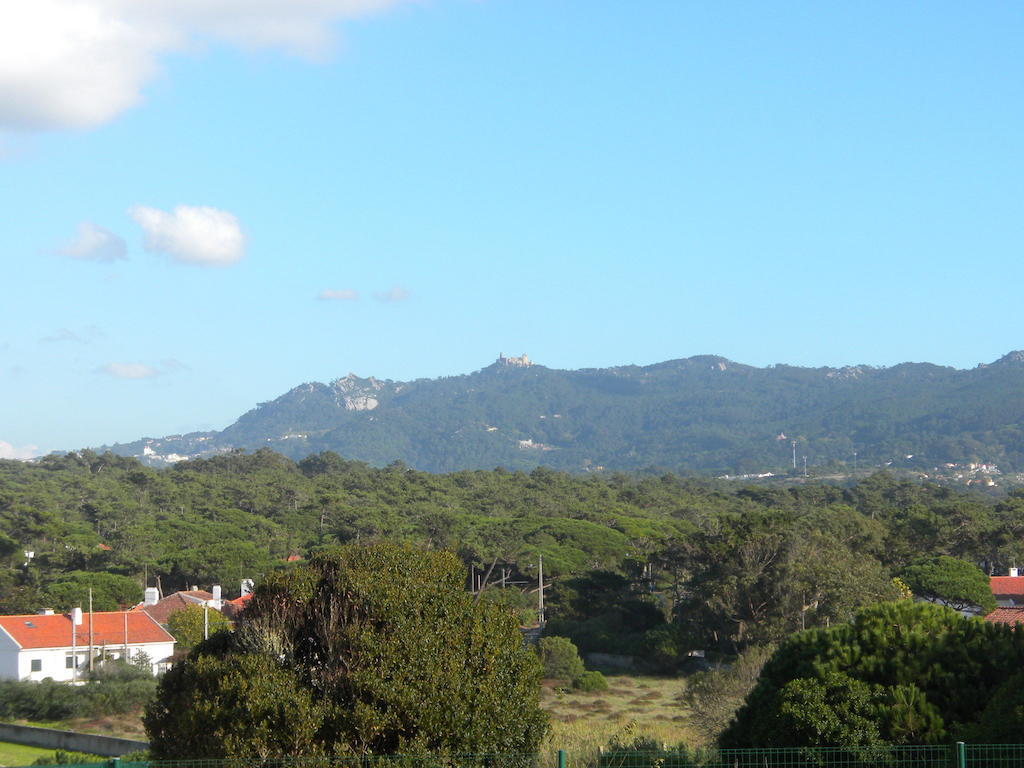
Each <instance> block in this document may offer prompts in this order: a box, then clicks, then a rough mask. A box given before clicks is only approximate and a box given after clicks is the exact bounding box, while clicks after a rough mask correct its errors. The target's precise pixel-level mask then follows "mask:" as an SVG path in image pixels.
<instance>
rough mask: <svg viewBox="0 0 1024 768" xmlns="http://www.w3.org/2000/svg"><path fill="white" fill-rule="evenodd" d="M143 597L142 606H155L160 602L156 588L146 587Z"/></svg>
mask: <svg viewBox="0 0 1024 768" xmlns="http://www.w3.org/2000/svg"><path fill="white" fill-rule="evenodd" d="M145 595H146V597H145V599H144V600H143V601H142V604H143V605H156V604H157V603H158V602H160V591H159V590H158V589H157V588H156V587H146V592H145Z"/></svg>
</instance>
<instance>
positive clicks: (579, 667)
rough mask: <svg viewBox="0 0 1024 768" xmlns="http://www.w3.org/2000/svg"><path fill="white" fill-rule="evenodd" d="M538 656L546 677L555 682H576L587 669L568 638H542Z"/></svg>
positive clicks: (538, 646) (538, 644)
mask: <svg viewBox="0 0 1024 768" xmlns="http://www.w3.org/2000/svg"><path fill="white" fill-rule="evenodd" d="M537 654H538V655H539V656H540V663H541V665H542V666H543V668H544V677H547V678H551V679H553V680H570V681H571V680H575V679H576V678H578V677H579V676H580V675H582V674H583V672H584V671H585V668H584V666H583V660H582V659H581V658H580V654H579V652H578V651H577V650H576V646H575V645H573V643H572V640H570V639H569V638H567V637H542V638H541V639H540V642H539V643H537Z"/></svg>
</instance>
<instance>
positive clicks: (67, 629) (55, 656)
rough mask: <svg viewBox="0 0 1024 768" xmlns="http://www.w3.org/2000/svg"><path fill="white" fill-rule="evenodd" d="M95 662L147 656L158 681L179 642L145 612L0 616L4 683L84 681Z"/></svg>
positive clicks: (0, 675) (0, 669)
mask: <svg viewBox="0 0 1024 768" xmlns="http://www.w3.org/2000/svg"><path fill="white" fill-rule="evenodd" d="M90 653H91V654H92V658H93V660H94V662H95V660H98V659H102V658H108V659H128V660H131V659H134V658H135V657H136V656H138V655H139V653H145V654H146V656H148V657H149V659H150V663H151V671H152V673H153V674H154V675H155V674H157V673H159V672H163V671H165V670H166V669H168V667H169V666H170V658H171V655H172V654H173V653H174V637H172V636H171V634H170V633H169V632H168V631H167V630H166V629H164V628H163V627H161V626H160V625H159V624H158V623H157V622H156V621H155V620H154V619H153V618H152V617H150V616H149V615H148V614H146V613H144V612H143V611H103V612H98V613H93V614H84V615H83V613H82V610H81V609H80V608H75V609H74V610H73V611H72V612H71V613H69V614H59V613H58V614H54V613H52V612H44V613H42V614H29V615H26V616H0V679H6V680H45V679H46V678H51V679H53V680H58V681H70V680H74V679H80V678H81V676H82V674H83V673H84V672H85V671H86V670H88V668H89V656H90Z"/></svg>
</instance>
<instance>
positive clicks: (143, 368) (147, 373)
mask: <svg viewBox="0 0 1024 768" xmlns="http://www.w3.org/2000/svg"><path fill="white" fill-rule="evenodd" d="M99 372H100V373H105V374H107V375H108V376H113V377H114V378H115V379H151V378H153V377H154V376H159V375H160V371H158V370H157V369H156V368H153V367H151V366H148V365H146V364H145V363H107V364H106V365H104V366H101V367H100V368H99Z"/></svg>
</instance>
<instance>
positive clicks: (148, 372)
mask: <svg viewBox="0 0 1024 768" xmlns="http://www.w3.org/2000/svg"><path fill="white" fill-rule="evenodd" d="M188 369H189V368H188V366H187V365H185V364H184V363H183V362H181V361H180V360H175V359H174V358H173V357H169V358H166V359H164V360H161V361H160V364H159V365H156V366H154V365H149V364H148V363H123V362H114V363H107V364H106V365H101V366H100V367H99V368H97V369H96V372H97V373H103V374H106V375H107V376H111V377H113V378H115V379H153V378H156V377H157V376H166V375H168V374H171V373H178V372H180V371H187V370H188Z"/></svg>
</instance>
